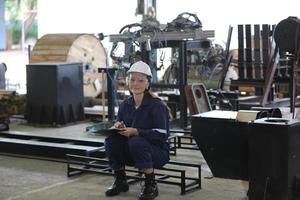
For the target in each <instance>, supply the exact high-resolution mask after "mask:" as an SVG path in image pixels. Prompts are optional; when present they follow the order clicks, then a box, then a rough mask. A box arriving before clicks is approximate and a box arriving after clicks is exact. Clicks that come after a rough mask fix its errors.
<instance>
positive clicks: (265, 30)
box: [261, 24, 275, 79]
mask: <svg viewBox="0 0 300 200" xmlns="http://www.w3.org/2000/svg"><path fill="white" fill-rule="evenodd" d="M269 35H270V26H269V25H268V24H263V25H262V33H261V37H262V58H263V59H262V61H263V63H262V67H263V79H265V78H266V71H267V68H268V63H269V52H270V51H269V48H270V40H269ZM274 73H275V72H274Z"/></svg>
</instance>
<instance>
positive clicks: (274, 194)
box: [249, 118, 300, 200]
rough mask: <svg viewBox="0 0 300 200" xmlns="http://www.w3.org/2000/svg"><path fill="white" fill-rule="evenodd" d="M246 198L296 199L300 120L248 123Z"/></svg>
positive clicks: (299, 190) (299, 191)
mask: <svg viewBox="0 0 300 200" xmlns="http://www.w3.org/2000/svg"><path fill="white" fill-rule="evenodd" d="M249 131H250V134H249V179H250V181H249V199H250V200H257V199H264V200H298V199H300V178H299V177H300V120H296V119H292V120H291V119H276V118H262V119H258V120H255V121H254V122H252V123H249Z"/></svg>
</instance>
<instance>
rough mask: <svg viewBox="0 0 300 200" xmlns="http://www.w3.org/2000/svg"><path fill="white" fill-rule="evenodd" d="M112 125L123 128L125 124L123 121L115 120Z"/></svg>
mask: <svg viewBox="0 0 300 200" xmlns="http://www.w3.org/2000/svg"><path fill="white" fill-rule="evenodd" d="M114 127H115V128H125V127H126V126H125V124H124V122H123V121H120V122H116V123H115V125H114Z"/></svg>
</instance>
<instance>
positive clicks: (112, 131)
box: [99, 127, 122, 136]
mask: <svg viewBox="0 0 300 200" xmlns="http://www.w3.org/2000/svg"><path fill="white" fill-rule="evenodd" d="M120 131H121V129H118V128H114V127H112V128H108V129H102V130H100V132H99V133H100V134H101V135H105V136H113V135H114V136H122V135H121V134H120V133H119V132H120Z"/></svg>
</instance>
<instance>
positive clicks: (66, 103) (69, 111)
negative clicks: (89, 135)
mask: <svg viewBox="0 0 300 200" xmlns="http://www.w3.org/2000/svg"><path fill="white" fill-rule="evenodd" d="M26 67H27V68H26V74H27V108H26V119H27V120H28V123H33V124H49V125H55V126H56V125H61V124H66V123H69V122H75V121H78V120H82V119H83V118H84V111H83V72H82V64H81V63H36V64H29V65H27V66H26Z"/></svg>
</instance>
